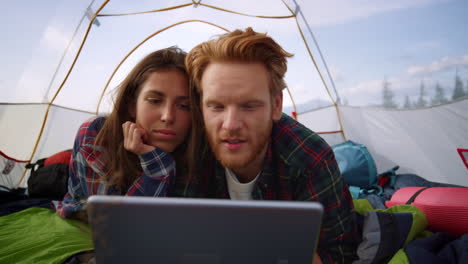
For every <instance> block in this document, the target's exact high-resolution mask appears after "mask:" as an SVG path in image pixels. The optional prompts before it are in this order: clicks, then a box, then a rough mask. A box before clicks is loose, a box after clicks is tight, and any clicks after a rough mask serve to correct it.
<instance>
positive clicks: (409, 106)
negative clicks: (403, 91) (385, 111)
mask: <svg viewBox="0 0 468 264" xmlns="http://www.w3.org/2000/svg"><path fill="white" fill-rule="evenodd" d="M411 107H412V105H411V101H410V99H409V96H408V95H406V96H405V103H404V105H403V108H405V109H409V108H411Z"/></svg>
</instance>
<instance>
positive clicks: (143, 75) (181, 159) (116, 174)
mask: <svg viewBox="0 0 468 264" xmlns="http://www.w3.org/2000/svg"><path fill="white" fill-rule="evenodd" d="M186 55H187V54H186V53H185V52H184V51H182V50H181V49H179V48H176V47H170V48H166V49H162V50H158V51H155V52H152V53H150V54H149V55H147V56H146V57H145V58H143V59H142V60H141V61H140V62H139V63H138V64H137V65H136V66H135V67H134V68H133V69H132V70H131V71H130V73H129V74H128V75H127V77H126V78H125V79H124V80H123V82H122V83H121V84H120V85H119V86H118V88H117V89H118V90H117V96H116V100H115V104H114V109H113V111H112V112H111V113H110V115H109V116H108V117H107V119H106V121H105V123H104V125H103V127H102V129H101V130H100V131H99V133H98V135H97V138H96V145H99V146H102V147H104V149H105V151H106V155H105V156H106V158H105V159H106V160H105V162H106V165H107V174H106V176H105V178H106V180H108V182H109V184H110V185H113V186H115V187H116V188H118V189H120V190H122V191H126V190H127V189H128V188H129V187H130V185H131V184H132V183H133V181H134V180H135V179H136V178H137V177H138V176H139V175H140V174H141V173H142V169H141V166H140V162H139V159H138V156H137V155H135V154H134V153H132V152H129V151H127V150H126V149H125V148H124V136H123V131H122V124H123V123H125V122H126V121H131V122H135V119H134V118H132V117H131V115H130V109H131V107H134V106H135V105H136V100H137V98H138V94H139V92H140V90H141V87H142V85H143V84H144V82H145V81H146V80H147V79H148V76H149V75H150V74H151V73H153V72H162V71H174V70H177V71H180V72H182V73H184V74H185V75H187V71H186V68H185V64H184V61H185V56H186ZM186 145H187V143H186V142H184V143H182V144H181V145H180V146H179V147H177V149H176V150H175V151H174V153H173V154H174V157H175V159H176V164H177V170H178V173H177V174H179V173H180V174H184V173H185V172H184V171H180V170H183V169H184V167H185V166H184V164H185V162H186V157H185V153H186Z"/></svg>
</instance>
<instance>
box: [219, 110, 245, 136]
mask: <svg viewBox="0 0 468 264" xmlns="http://www.w3.org/2000/svg"><path fill="white" fill-rule="evenodd" d="M239 114H240V113H239V111H237V110H236V109H234V108H230V109H227V110H226V115H225V118H224V120H223V129H225V130H228V131H235V130H238V129H239V128H240V127H241V120H240V116H239Z"/></svg>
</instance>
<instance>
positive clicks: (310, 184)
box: [297, 148, 357, 263]
mask: <svg viewBox="0 0 468 264" xmlns="http://www.w3.org/2000/svg"><path fill="white" fill-rule="evenodd" d="M321 154H322V155H319V156H317V157H315V159H316V160H317V162H314V165H313V166H312V167H311V168H309V169H307V170H306V171H305V173H304V174H303V176H305V177H299V178H300V182H299V184H298V185H297V186H298V189H297V196H298V200H313V201H318V202H320V203H321V204H322V205H323V208H324V214H323V218H322V227H321V231H320V238H319V244H318V247H317V253H318V255H319V256H320V258H321V260H322V262H323V263H351V262H352V261H353V260H354V259H355V258H356V238H357V226H356V218H355V214H354V206H353V201H352V197H351V195H350V193H349V190H348V188H347V186H346V184H345V183H344V181H343V177H342V176H341V173H340V171H339V168H338V164H337V163H336V160H335V158H334V155H333V152H332V150H331V148H327V149H326V150H324V152H322V153H321Z"/></svg>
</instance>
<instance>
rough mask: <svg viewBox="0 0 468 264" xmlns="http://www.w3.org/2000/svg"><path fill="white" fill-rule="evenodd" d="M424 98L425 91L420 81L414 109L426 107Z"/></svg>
mask: <svg viewBox="0 0 468 264" xmlns="http://www.w3.org/2000/svg"><path fill="white" fill-rule="evenodd" d="M425 97H426V91H425V89H424V82H423V81H421V85H420V86H419V97H418V101H416V107H425V106H426V105H427V101H426V99H425Z"/></svg>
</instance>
